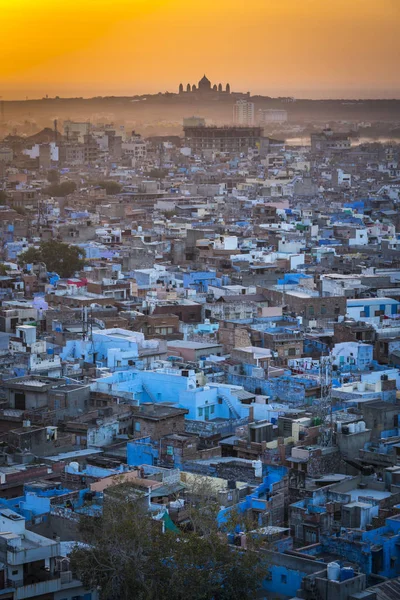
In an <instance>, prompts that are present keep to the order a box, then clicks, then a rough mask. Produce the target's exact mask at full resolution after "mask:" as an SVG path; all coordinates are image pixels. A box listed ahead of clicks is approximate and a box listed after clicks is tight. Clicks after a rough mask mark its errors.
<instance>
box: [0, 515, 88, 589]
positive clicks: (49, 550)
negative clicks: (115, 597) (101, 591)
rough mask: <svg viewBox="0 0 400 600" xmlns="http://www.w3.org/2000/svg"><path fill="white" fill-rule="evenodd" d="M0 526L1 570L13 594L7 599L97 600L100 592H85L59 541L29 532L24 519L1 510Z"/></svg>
mask: <svg viewBox="0 0 400 600" xmlns="http://www.w3.org/2000/svg"><path fill="white" fill-rule="evenodd" d="M0 527H1V533H0V562H1V565H0V570H2V571H3V573H2V580H3V581H4V587H5V588H9V589H7V592H11V595H8V593H7V596H6V597H7V598H17V599H18V600H24V599H25V598H26V599H27V598H38V599H39V598H48V599H49V600H50V599H52V600H61V599H62V600H73V599H74V598H85V599H86V598H87V600H97V598H98V594H97V592H93V591H92V592H88V591H87V590H84V588H83V586H82V584H81V582H80V581H79V580H77V579H75V578H74V576H73V574H72V572H71V571H70V569H69V559H68V558H67V557H66V556H63V555H62V550H61V544H60V542H58V541H55V540H50V539H48V538H46V537H43V536H41V535H38V534H36V533H33V532H32V531H29V530H28V529H26V527H25V519H24V517H22V516H21V515H19V514H18V513H16V512H14V511H12V510H9V509H7V508H2V509H1V510H0ZM2 595H3V594H2Z"/></svg>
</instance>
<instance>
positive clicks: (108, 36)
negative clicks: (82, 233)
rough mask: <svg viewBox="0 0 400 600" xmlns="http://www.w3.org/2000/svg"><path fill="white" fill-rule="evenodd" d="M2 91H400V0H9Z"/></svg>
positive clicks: (370, 94) (16, 95)
mask: <svg viewBox="0 0 400 600" xmlns="http://www.w3.org/2000/svg"><path fill="white" fill-rule="evenodd" d="M0 8H1V14H2V17H1V20H2V39H1V41H0V48H1V52H2V60H1V62H0V95H1V96H2V97H3V99H7V100H9V99H25V98H26V97H29V98H41V97H43V96H45V95H46V94H48V95H49V96H55V95H60V96H84V97H90V96H95V95H134V94H145V93H156V92H159V91H162V92H164V91H167V90H168V91H176V88H177V85H178V84H179V83H180V82H181V81H182V82H184V83H185V82H187V81H192V79H193V78H197V76H198V74H199V73H201V74H202V73H204V72H206V73H207V75H208V76H209V77H210V78H211V80H213V81H214V80H215V81H219V80H220V79H221V78H222V77H223V78H224V81H230V82H231V83H232V84H233V87H234V88H235V89H238V90H241V91H247V90H250V91H251V93H252V94H253V95H255V94H262V95H271V96H274V95H275V96H279V95H293V96H297V97H303V98H328V97H331V98H340V97H343V98H350V97H358V98H394V97H400V85H399V78H398V56H399V52H400V41H399V35H398V31H399V25H400V2H399V1H398V0H380V1H379V2H377V1H376V0H326V1H324V2H321V1H320V0H303V1H298V0H246V1H245V0H218V1H217V2H216V1H215V0H202V1H201V2H199V1H197V0H190V1H189V2H188V1H187V0H115V2H113V3H112V4H111V3H110V2H108V1H107V0H85V2H82V1H81V0H70V1H66V0H60V1H58V2H56V3H55V2H54V1H53V0H0Z"/></svg>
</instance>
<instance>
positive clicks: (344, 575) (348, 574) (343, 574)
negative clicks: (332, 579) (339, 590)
mask: <svg viewBox="0 0 400 600" xmlns="http://www.w3.org/2000/svg"><path fill="white" fill-rule="evenodd" d="M353 577H354V569H353V567H342V568H341V569H340V581H346V580H347V579H353Z"/></svg>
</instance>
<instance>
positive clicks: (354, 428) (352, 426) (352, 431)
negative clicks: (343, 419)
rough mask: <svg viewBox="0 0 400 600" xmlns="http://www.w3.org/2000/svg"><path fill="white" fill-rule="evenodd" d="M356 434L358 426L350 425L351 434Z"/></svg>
mask: <svg viewBox="0 0 400 600" xmlns="http://www.w3.org/2000/svg"><path fill="white" fill-rule="evenodd" d="M355 432H356V426H355V424H354V423H349V433H355Z"/></svg>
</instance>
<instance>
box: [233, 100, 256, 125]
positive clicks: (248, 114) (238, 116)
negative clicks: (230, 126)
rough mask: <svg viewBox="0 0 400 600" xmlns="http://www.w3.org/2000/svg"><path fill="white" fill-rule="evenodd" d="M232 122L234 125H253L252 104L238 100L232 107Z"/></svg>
mask: <svg viewBox="0 0 400 600" xmlns="http://www.w3.org/2000/svg"><path fill="white" fill-rule="evenodd" d="M233 121H234V123H235V124H236V125H254V104H253V102H248V101H247V100H238V101H237V102H236V103H235V104H234V106H233Z"/></svg>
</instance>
